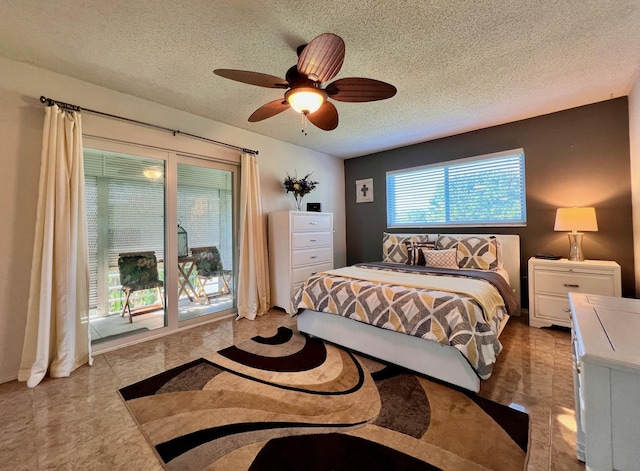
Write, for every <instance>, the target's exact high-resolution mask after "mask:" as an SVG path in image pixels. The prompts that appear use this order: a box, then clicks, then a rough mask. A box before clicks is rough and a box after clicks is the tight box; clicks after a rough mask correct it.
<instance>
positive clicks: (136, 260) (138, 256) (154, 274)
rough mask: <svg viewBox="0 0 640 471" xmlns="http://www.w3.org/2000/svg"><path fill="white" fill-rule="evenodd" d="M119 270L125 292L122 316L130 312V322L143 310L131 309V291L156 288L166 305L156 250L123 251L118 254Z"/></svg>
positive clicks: (161, 300) (162, 302)
mask: <svg viewBox="0 0 640 471" xmlns="http://www.w3.org/2000/svg"><path fill="white" fill-rule="evenodd" d="M118 270H119V271H120V284H121V285H122V291H124V293H125V301H124V306H123V307H122V314H121V316H123V317H124V315H125V313H126V312H129V322H133V316H135V315H138V314H142V312H132V311H131V293H132V292H134V291H141V290H146V289H156V290H157V292H158V299H159V300H160V303H161V304H162V306H164V299H163V296H162V289H161V288H162V287H163V283H162V280H160V279H159V278H158V261H157V259H156V253H155V252H131V253H121V254H119V256H118Z"/></svg>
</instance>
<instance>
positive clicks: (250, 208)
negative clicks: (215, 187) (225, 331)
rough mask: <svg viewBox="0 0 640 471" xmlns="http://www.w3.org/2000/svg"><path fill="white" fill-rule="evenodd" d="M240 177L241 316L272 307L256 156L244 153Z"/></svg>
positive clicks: (260, 313) (263, 311)
mask: <svg viewBox="0 0 640 471" xmlns="http://www.w3.org/2000/svg"><path fill="white" fill-rule="evenodd" d="M240 171H241V174H242V176H241V179H240V269H239V274H238V318H241V317H246V318H248V319H251V320H253V319H255V318H256V317H257V316H261V315H263V314H265V313H266V312H267V311H268V310H269V307H270V294H269V265H268V258H267V236H266V231H265V226H266V224H265V217H264V214H263V213H262V200H261V198H260V172H259V171H258V163H257V162H256V156H255V155H253V154H249V153H246V152H245V153H243V154H242V157H241V170H240Z"/></svg>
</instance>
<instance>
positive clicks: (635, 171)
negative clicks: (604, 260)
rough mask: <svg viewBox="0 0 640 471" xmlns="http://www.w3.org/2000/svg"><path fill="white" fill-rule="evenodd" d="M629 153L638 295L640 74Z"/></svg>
mask: <svg viewBox="0 0 640 471" xmlns="http://www.w3.org/2000/svg"><path fill="white" fill-rule="evenodd" d="M629 151H630V152H629V153H630V156H631V205H632V208H633V247H634V250H633V252H634V271H635V273H636V297H638V294H639V293H640V276H638V274H640V74H639V75H638V76H637V77H636V83H635V84H634V86H633V88H632V89H631V93H630V94H629Z"/></svg>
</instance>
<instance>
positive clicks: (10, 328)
mask: <svg viewBox="0 0 640 471" xmlns="http://www.w3.org/2000/svg"><path fill="white" fill-rule="evenodd" d="M0 71H2V72H1V73H0V104H1V105H2V107H1V108H0V110H1V111H0V222H1V223H0V260H2V261H3V263H1V264H0V383H2V382H6V381H10V380H12V379H15V378H16V377H17V370H18V366H19V363H20V356H21V353H22V341H23V336H24V327H25V322H26V310H27V299H28V292H29V277H30V266H31V252H32V249H33V238H34V228H35V214H36V205H37V198H38V180H39V172H40V151H41V145H42V126H43V121H44V110H43V105H41V104H40V102H39V97H40V96H41V95H44V96H46V97H49V98H53V99H56V100H60V101H64V102H67V103H72V104H76V105H79V106H84V107H85V108H90V109H95V110H98V111H103V112H106V113H111V114H115V115H119V116H124V117H127V118H132V119H136V120H140V121H146V122H149V123H153V124H158V125H161V126H165V127H168V128H171V129H179V130H181V131H184V132H188V133H191V134H195V135H200V136H203V137H207V138H210V139H215V140H217V141H222V142H227V143H230V144H234V145H237V146H241V147H245V148H249V149H254V150H257V151H259V155H258V163H259V166H260V185H261V189H262V203H263V208H264V211H265V212H267V213H268V212H271V211H277V210H283V209H293V208H294V205H293V197H292V196H291V195H287V194H285V193H284V190H283V189H282V180H283V179H284V177H285V176H286V173H287V172H289V173H294V172H297V174H298V176H304V175H305V174H307V173H313V178H314V180H317V181H319V182H320V184H319V185H318V187H317V189H316V190H315V191H314V192H313V193H311V194H310V195H307V197H305V201H313V202H320V203H321V204H322V210H323V211H327V212H332V213H333V214H334V223H335V229H336V231H335V246H334V253H335V263H336V266H343V265H344V264H345V263H346V247H345V244H346V242H345V209H344V166H343V162H342V160H340V159H338V158H335V157H333V156H330V155H327V154H323V153H321V152H315V151H311V150H308V149H305V148H302V147H299V146H295V145H292V144H288V143H284V142H281V141H277V140H275V139H271V138H268V137H265V136H261V135H259V134H256V133H253V132H249V131H245V130H243V129H239V128H235V127H233V126H228V125H226V124H223V123H219V122H216V121H211V120H208V119H204V118H201V117H198V116H194V115H191V114H189V113H185V112H183V111H179V110H175V109H172V108H168V107H166V106H162V105H159V104H156V103H153V102H150V101H146V100H141V99H138V98H135V97H131V96H128V95H125V94H122V93H119V92H115V91H113V90H108V89H105V88H102V87H98V86H95V85H92V84H89V83H86V82H81V81H78V80H75V79H72V78H69V77H65V76H63V75H59V74H54V73H51V72H47V71H44V70H42V69H37V68H35V67H32V66H29V65H25V64H21V63H18V62H14V61H10V60H7V59H3V58H0ZM101 120H102V121H104V119H103V118H97V117H95V115H93V117H92V115H90V114H85V115H83V123H84V131H85V132H88V131H91V130H94V129H97V128H100V127H101V124H100V121H101ZM111 121H113V123H112V125H113V126H114V127H116V126H117V127H120V128H122V126H123V124H122V123H121V122H119V121H115V120H111ZM126 126H129V127H130V132H131V133H132V135H133V136H135V133H136V132H137V129H140V128H138V127H137V126H135V125H126ZM101 129H104V126H102V127H101ZM143 129H146V128H142V129H140V132H142V133H144V131H143ZM292 132H295V129H293V130H292ZM172 139H175V140H176V142H179V144H178V146H179V147H181V148H182V149H181V150H183V151H186V152H193V153H198V149H201V148H202V146H205V145H206V146H209V151H210V150H211V147H210V145H209V144H203V143H202V141H198V140H194V139H189V138H186V137H181V136H178V137H176V138H174V137H173V136H172V134H171V133H167V134H166V138H165V140H166V141H167V142H170V141H171V140H172ZM216 147H217V146H216ZM219 152H220V156H221V157H224V156H225V155H228V153H229V151H228V150H227V149H226V148H224V147H220V148H219ZM207 153H210V152H207Z"/></svg>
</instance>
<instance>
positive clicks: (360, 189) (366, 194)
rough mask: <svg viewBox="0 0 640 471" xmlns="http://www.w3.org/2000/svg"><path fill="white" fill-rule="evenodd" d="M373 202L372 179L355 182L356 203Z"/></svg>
mask: <svg viewBox="0 0 640 471" xmlns="http://www.w3.org/2000/svg"><path fill="white" fill-rule="evenodd" d="M371 202H373V178H365V179H364V180H356V203H371Z"/></svg>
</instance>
